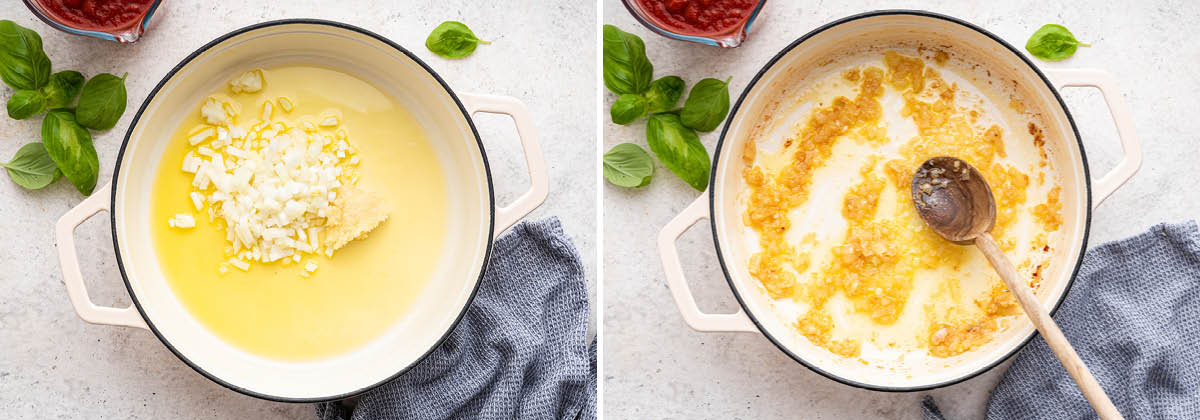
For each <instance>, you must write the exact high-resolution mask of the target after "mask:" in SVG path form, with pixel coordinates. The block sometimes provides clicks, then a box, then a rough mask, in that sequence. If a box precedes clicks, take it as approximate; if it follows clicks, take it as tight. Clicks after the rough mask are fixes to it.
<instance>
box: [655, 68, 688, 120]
mask: <svg viewBox="0 0 1200 420" xmlns="http://www.w3.org/2000/svg"><path fill="white" fill-rule="evenodd" d="M685 87H687V84H685V83H683V79H681V78H679V76H667V77H662V78H659V79H658V80H655V81H654V82H652V83H650V89H649V90H647V91H646V94H645V96H646V112H647V113H650V114H657V113H659V112H667V111H670V110H671V108H675V103H677V102H679V97H681V96H683V89H684V88H685Z"/></svg>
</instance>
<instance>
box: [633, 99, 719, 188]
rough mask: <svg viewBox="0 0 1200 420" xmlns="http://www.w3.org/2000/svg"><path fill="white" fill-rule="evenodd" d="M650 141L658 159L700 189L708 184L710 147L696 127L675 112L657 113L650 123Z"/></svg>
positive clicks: (648, 133) (648, 130)
mask: <svg viewBox="0 0 1200 420" xmlns="http://www.w3.org/2000/svg"><path fill="white" fill-rule="evenodd" d="M646 142H647V143H649V144H650V151H652V152H654V155H655V156H658V161H659V162H662V163H663V165H665V166H666V167H667V169H670V170H671V172H674V173H675V175H678V176H679V177H680V178H683V180H684V181H685V182H687V183H688V185H691V186H692V188H695V189H697V190H700V191H704V189H705V188H707V187H708V170H709V168H710V167H711V165H712V162H710V161H709V159H708V150H706V149H705V148H704V145H703V144H701V143H700V137H698V136H696V132H695V131H692V129H690V128H687V127H684V126H683V123H682V122H681V121H680V120H679V116H678V115H675V114H654V115H651V116H650V121H649V122H647V123H646Z"/></svg>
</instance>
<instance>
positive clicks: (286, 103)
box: [276, 96, 294, 112]
mask: <svg viewBox="0 0 1200 420" xmlns="http://www.w3.org/2000/svg"><path fill="white" fill-rule="evenodd" d="M276 101H277V102H279V107H280V108H283V112H292V107H293V106H294V105H292V100H291V99H288V98H285V97H282V96H281V97H279V99H276Z"/></svg>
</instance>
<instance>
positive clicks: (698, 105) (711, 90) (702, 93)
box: [679, 78, 729, 131]
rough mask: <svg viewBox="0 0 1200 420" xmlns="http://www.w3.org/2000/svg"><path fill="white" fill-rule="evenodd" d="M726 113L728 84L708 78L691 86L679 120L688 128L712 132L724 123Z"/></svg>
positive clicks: (727, 110) (727, 107) (727, 109)
mask: <svg viewBox="0 0 1200 420" xmlns="http://www.w3.org/2000/svg"><path fill="white" fill-rule="evenodd" d="M728 113H729V82H728V81H725V82H722V81H720V80H717V79H712V78H708V79H704V80H701V81H700V82H699V83H696V85H695V86H692V92H691V93H688V98H687V101H684V103H683V110H682V111H680V113H679V119H680V121H682V122H683V125H684V126H687V127H689V128H693V129H696V130H699V131H713V130H715V129H716V128H717V127H719V126H720V125H721V121H725V114H728Z"/></svg>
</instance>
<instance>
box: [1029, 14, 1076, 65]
mask: <svg viewBox="0 0 1200 420" xmlns="http://www.w3.org/2000/svg"><path fill="white" fill-rule="evenodd" d="M1080 46H1084V47H1090V46H1092V45H1091V44H1085V43H1082V42H1079V40H1077V39H1075V35H1073V34H1071V31H1068V30H1067V28H1066V27H1064V26H1062V25H1055V24H1053V23H1052V24H1049V25H1044V26H1042V27H1041V29H1038V30H1037V32H1034V33H1033V36H1031V37H1029V42H1026V43H1025V50H1026V51H1029V53H1030V54H1032V55H1033V56H1034V57H1037V58H1040V59H1042V60H1046V61H1058V60H1062V59H1065V58H1069V57H1071V56H1072V55H1075V50H1077V49H1079V47H1080Z"/></svg>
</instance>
